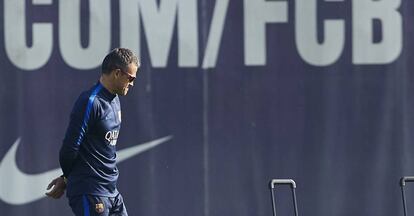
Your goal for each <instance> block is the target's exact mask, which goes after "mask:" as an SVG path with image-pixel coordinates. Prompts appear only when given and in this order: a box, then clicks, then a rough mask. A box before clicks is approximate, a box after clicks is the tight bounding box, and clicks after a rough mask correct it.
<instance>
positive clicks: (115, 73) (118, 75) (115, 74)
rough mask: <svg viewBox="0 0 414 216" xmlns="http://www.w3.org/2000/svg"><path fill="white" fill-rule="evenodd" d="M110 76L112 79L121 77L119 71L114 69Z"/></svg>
mask: <svg viewBox="0 0 414 216" xmlns="http://www.w3.org/2000/svg"><path fill="white" fill-rule="evenodd" d="M112 74H113V76H114V78H118V77H120V76H121V69H114V70H113V71H112Z"/></svg>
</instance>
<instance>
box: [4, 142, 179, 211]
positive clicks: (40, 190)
mask: <svg viewBox="0 0 414 216" xmlns="http://www.w3.org/2000/svg"><path fill="white" fill-rule="evenodd" d="M171 138H172V136H167V137H163V138H160V139H156V140H153V141H150V142H146V143H143V144H141V145H136V146H133V147H129V148H126V149H122V150H120V151H117V162H118V163H119V162H122V161H124V160H126V159H129V158H131V157H133V156H135V155H137V154H140V153H142V152H144V151H147V150H149V149H151V148H154V147H156V146H157V145H159V144H161V143H164V142H166V141H168V140H170V139H171ZM19 144H20V138H18V139H17V140H16V141H15V142H14V144H13V145H12V147H11V148H10V149H9V151H8V152H7V153H6V155H5V156H4V158H3V160H2V161H1V162H0V199H1V200H3V201H4V202H6V203H8V204H12V205H23V204H27V203H30V202H33V201H36V200H38V199H42V198H44V197H46V195H45V189H46V186H47V185H48V184H49V182H50V181H51V180H52V179H54V178H56V177H57V176H59V175H61V174H62V170H61V169H60V168H57V169H53V170H50V171H47V172H43V173H38V174H26V173H23V172H22V171H20V169H19V168H18V167H17V164H16V151H17V147H18V146H19Z"/></svg>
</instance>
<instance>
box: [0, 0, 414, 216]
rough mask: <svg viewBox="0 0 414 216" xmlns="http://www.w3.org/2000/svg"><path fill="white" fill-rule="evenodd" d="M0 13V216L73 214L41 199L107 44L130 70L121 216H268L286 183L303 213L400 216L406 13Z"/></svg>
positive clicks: (410, 13) (47, 0)
mask: <svg viewBox="0 0 414 216" xmlns="http://www.w3.org/2000/svg"><path fill="white" fill-rule="evenodd" d="M0 11H1V13H0V15H1V16H0V32H1V33H0V65H1V68H2V69H1V70H0V75H1V77H2V79H1V80H0V99H1V101H2V102H1V105H0V136H1V143H0V212H1V213H0V215H18V216H20V215H42V216H47V215H62V216H66V215H72V212H71V210H70V208H69V205H68V202H67V199H66V198H65V197H62V198H61V199H59V200H53V199H50V198H46V196H45V195H44V193H45V192H46V186H47V184H48V183H49V181H50V180H52V179H53V178H54V177H57V176H59V175H60V174H61V171H60V169H59V162H58V152H59V149H60V146H61V142H62V139H63V136H64V133H65V130H66V127H67V124H68V120H69V114H70V110H71V108H72V106H73V103H74V101H75V100H76V98H77V97H78V95H79V94H80V92H81V91H83V90H85V89H88V88H89V87H90V86H92V85H93V84H94V83H96V82H97V80H98V78H99V75H100V64H101V61H102V59H103V57H104V56H105V55H106V54H107V53H108V52H109V51H110V50H111V49H112V48H115V47H120V46H121V47H127V48H130V49H132V50H134V51H135V52H136V53H138V54H139V56H140V58H141V61H142V65H141V68H140V70H139V73H138V78H137V80H136V81H135V85H134V88H133V89H132V90H131V91H130V93H129V94H128V95H127V96H125V97H121V98H120V100H121V104H122V121H123V122H122V129H121V132H120V138H119V140H118V144H117V149H118V151H119V154H118V156H120V157H122V161H120V162H119V164H118V167H119V170H120V178H119V182H118V186H119V190H120V191H121V193H122V194H123V196H124V199H125V202H126V205H127V209H128V212H129V214H130V215H148V216H150V215H153V216H156V215H189V216H194V215H200V216H227V215H237V216H253V215H255V216H265V215H271V214H272V207H271V202H270V193H269V189H268V182H269V180H270V179H272V178H292V179H295V181H296V182H297V185H298V187H297V195H298V203H299V214H300V215H307V216H332V215H335V216H349V215H352V216H367V215H373V216H374V215H375V216H391V215H392V216H395V215H402V214H403V210H402V201H401V194H400V188H399V184H398V181H399V178H400V177H402V176H404V175H414V160H413V157H412V155H413V154H414V135H413V134H414V133H413V131H414V114H413V110H414V84H413V83H414V76H413V73H412V71H413V70H414V61H413V59H414V50H413V49H412V48H413V47H414V44H413V42H414V40H413V38H414V25H413V24H414V22H413V20H414V2H413V1H411V0H337V1H327V0H326V1H322V0H278V1H265V0H243V1H241V0H240V1H230V0H219V1H213V0H199V1H196V0H158V1H155V0H119V1H116V0H89V1H87V0H55V1H53V0H33V1H31V0H1V4H0ZM136 146H141V147H142V148H145V151H144V150H138V153H134V154H133V156H125V155H127V153H130V152H131V151H132V150H131V148H133V147H136ZM138 148H139V147H138ZM407 190H408V191H407V192H408V194H407V196H408V208H409V209H414V205H413V204H414V185H413V186H407ZM288 192H289V191H288V189H287V188H284V187H281V188H277V189H276V194H277V196H276V198H277V206H278V215H289V214H291V215H292V212H290V211H291V207H290V205H291V197H290V194H289V193H288Z"/></svg>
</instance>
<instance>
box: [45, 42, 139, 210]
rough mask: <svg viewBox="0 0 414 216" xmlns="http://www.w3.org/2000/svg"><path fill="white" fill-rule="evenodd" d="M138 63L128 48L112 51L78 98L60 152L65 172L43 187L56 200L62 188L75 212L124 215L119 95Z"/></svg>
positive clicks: (60, 159)
mask: <svg viewBox="0 0 414 216" xmlns="http://www.w3.org/2000/svg"><path fill="white" fill-rule="evenodd" d="M139 67H140V62H139V61H138V58H137V57H136V56H135V55H134V54H133V53H132V52H131V51H130V50H128V49H124V48H117V49H114V50H112V51H111V52H110V53H109V54H108V55H107V56H106V57H105V59H104V60H103V62H102V74H101V77H100V79H99V82H98V83H97V84H96V85H94V86H93V87H92V88H91V89H90V90H88V91H85V92H83V93H82V94H81V95H80V96H79V98H78V99H77V101H76V103H75V105H74V107H73V110H72V113H71V116H70V122H69V126H68V129H67V131H66V135H65V138H64V140H63V144H62V147H61V149H60V154H59V162H60V165H61V168H62V171H63V175H62V176H61V177H58V178H56V179H54V180H53V181H52V182H51V183H50V184H49V185H48V187H47V189H48V190H49V189H50V188H52V187H53V188H52V190H51V191H50V192H48V193H46V195H48V196H49V197H52V198H55V199H58V198H60V197H61V196H62V195H63V193H64V191H65V189H66V190H67V193H66V196H67V197H68V199H69V205H70V206H71V208H72V211H73V212H74V213H75V215H77V216H79V215H105V216H107V215H128V214H127V211H126V208H125V205H124V203H123V199H122V196H121V194H120V193H119V192H118V190H117V187H116V182H117V179H118V169H117V167H116V164H115V163H116V149H115V146H116V142H117V139H118V134H119V129H120V127H121V107H120V103H119V98H118V95H126V94H127V93H128V90H129V88H130V87H132V86H133V84H134V80H135V77H136V74H137V71H138V68H139Z"/></svg>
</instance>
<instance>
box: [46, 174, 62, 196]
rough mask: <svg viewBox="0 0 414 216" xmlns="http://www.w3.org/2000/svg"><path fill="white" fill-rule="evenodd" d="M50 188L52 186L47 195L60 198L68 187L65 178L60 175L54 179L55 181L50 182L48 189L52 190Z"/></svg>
mask: <svg viewBox="0 0 414 216" xmlns="http://www.w3.org/2000/svg"><path fill="white" fill-rule="evenodd" d="M52 187H53V188H52ZM50 188H52V190H51V191H49V192H47V193H46V195H47V196H49V197H52V198H54V199H59V198H60V197H61V196H62V195H63V194H64V193H65V189H66V183H65V180H64V178H63V177H58V178H55V179H53V181H52V182H50V184H49V185H48V186H47V189H46V190H50Z"/></svg>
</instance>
